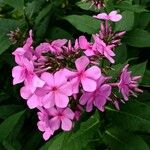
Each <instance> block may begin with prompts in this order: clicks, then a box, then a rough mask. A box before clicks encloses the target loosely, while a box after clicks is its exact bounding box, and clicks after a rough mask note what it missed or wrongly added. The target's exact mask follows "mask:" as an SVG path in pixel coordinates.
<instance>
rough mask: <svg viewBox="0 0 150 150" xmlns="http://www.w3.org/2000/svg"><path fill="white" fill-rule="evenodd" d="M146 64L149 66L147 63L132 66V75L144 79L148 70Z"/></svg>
mask: <svg viewBox="0 0 150 150" xmlns="http://www.w3.org/2000/svg"><path fill="white" fill-rule="evenodd" d="M146 64H147V61H146V62H143V63H140V64H137V65H134V66H132V67H131V68H130V70H131V71H132V74H133V75H135V76H142V77H143V75H144V73H145V70H146Z"/></svg>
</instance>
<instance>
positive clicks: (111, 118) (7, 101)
mask: <svg viewBox="0 0 150 150" xmlns="http://www.w3.org/2000/svg"><path fill="white" fill-rule="evenodd" d="M106 3H107V4H106V9H107V10H108V12H110V11H111V10H114V9H117V10H119V11H120V12H121V14H122V15H123V20H122V21H121V22H119V23H118V24H116V26H115V27H114V28H115V30H116V31H122V30H126V31H127V33H126V35H125V36H124V38H123V40H122V43H123V44H122V45H121V46H120V47H118V48H117V49H116V53H117V54H118V56H117V64H116V65H114V66H112V69H113V70H112V72H110V75H111V76H113V79H115V78H116V77H117V74H118V73H119V71H120V70H121V69H122V67H123V66H124V63H126V62H128V63H129V64H131V66H132V67H131V70H132V71H133V73H134V74H135V75H137V74H140V75H143V78H142V80H141V82H140V86H141V88H142V89H143V90H144V93H143V94H141V95H140V96H138V98H137V99H136V100H135V98H131V99H130V100H129V102H127V103H126V104H122V106H121V110H120V111H117V110H115V109H114V108H113V107H111V106H108V107H107V108H106V111H105V112H104V113H100V114H99V113H98V112H97V111H96V110H94V111H93V112H92V113H91V115H92V117H89V115H86V114H84V113H83V115H82V119H81V121H80V122H78V123H77V124H75V128H74V130H73V131H70V132H68V133H59V132H58V134H57V135H55V136H54V137H52V138H51V139H50V140H49V141H48V142H47V143H45V141H43V140H42V135H41V134H40V133H39V131H38V130H37V126H36V122H37V118H36V115H35V114H36V110H34V111H31V110H29V109H26V107H27V106H26V104H25V103H23V102H22V101H23V100H22V99H21V98H20V96H19V90H18V89H19V87H17V86H12V77H11V68H12V67H13V66H14V61H13V60H12V55H11V53H12V51H13V50H14V49H15V48H16V47H18V46H21V45H22V43H23V41H24V40H25V38H26V36H27V33H28V31H29V30H30V29H33V33H34V38H35V41H36V42H35V43H34V44H35V45H36V44H37V43H39V42H42V41H44V40H52V39H56V38H66V39H70V38H71V39H75V38H77V37H78V36H79V35H81V34H83V35H87V36H88V37H89V38H90V35H89V34H92V33H95V32H96V31H98V28H99V26H98V25H99V21H96V20H93V18H92V17H91V16H92V15H94V14H97V10H95V9H94V8H93V7H92V8H89V4H85V3H83V2H80V1H78V0H74V1H72V0H15V1H14V0H0V72H1V77H0V150H30V149H32V150H36V149H41V150H70V149H72V150H85V149H86V150H94V149H102V150H108V149H110V150H149V147H150V94H149V91H150V70H149V69H150V67H149V63H150V62H149V60H148V59H149V56H150V52H149V47H150V12H149V10H148V9H149V6H150V0H122V1H116V0H107V1H106ZM17 28H19V30H20V32H19V33H18V34H19V38H17V39H16V41H15V44H12V42H14V41H10V40H9V37H8V35H7V34H9V33H10V31H15V30H16V29H17Z"/></svg>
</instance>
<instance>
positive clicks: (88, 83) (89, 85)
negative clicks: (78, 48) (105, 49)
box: [64, 56, 101, 93]
mask: <svg viewBox="0 0 150 150" xmlns="http://www.w3.org/2000/svg"><path fill="white" fill-rule="evenodd" d="M89 64H90V60H89V59H88V57H86V56H81V57H80V58H78V59H76V61H75V66H76V68H77V71H75V72H71V71H69V70H67V69H66V70H64V72H65V73H64V74H66V76H68V77H69V79H70V82H71V84H72V89H73V93H78V92H79V86H80V83H81V85H82V87H83V89H84V90H85V91H87V92H92V91H94V90H95V89H96V86H97V83H96V80H97V79H98V78H99V77H100V76H101V70H100V68H98V67H97V66H92V67H90V68H88V69H87V70H86V68H87V66H88V65H89Z"/></svg>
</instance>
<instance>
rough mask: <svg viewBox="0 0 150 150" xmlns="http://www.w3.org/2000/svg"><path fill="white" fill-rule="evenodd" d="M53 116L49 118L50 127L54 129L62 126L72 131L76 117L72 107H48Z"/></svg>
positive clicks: (65, 129) (63, 128)
mask: <svg viewBox="0 0 150 150" xmlns="http://www.w3.org/2000/svg"><path fill="white" fill-rule="evenodd" d="M48 112H49V114H50V116H51V119H50V120H49V124H50V127H51V129H52V130H53V131H55V130H58V129H59V128H60V127H61V129H62V130H64V131H70V130H71V128H72V120H73V119H74V112H73V111H72V110H71V109H70V108H68V107H67V108H64V109H62V108H55V107H52V108H50V109H48Z"/></svg>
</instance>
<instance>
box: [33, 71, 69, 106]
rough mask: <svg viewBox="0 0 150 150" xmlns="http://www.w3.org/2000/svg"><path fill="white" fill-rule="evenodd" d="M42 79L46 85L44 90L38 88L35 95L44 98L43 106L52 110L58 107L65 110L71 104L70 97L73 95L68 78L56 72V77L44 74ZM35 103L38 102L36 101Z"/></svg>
mask: <svg viewBox="0 0 150 150" xmlns="http://www.w3.org/2000/svg"><path fill="white" fill-rule="evenodd" d="M41 79H42V80H43V81H44V82H45V83H46V84H45V85H44V86H43V87H42V88H38V89H37V90H36V91H35V94H36V95H37V96H38V97H40V98H42V100H41V101H42V104H43V106H44V107H45V108H50V107H53V106H54V105H56V106H57V107H60V108H65V107H66V106H67V105H68V103H69V96H71V95H72V87H71V84H70V83H69V82H68V81H67V78H66V77H65V76H64V75H63V73H61V71H58V72H56V73H55V74H54V75H53V74H50V73H48V72H44V73H42V75H41ZM33 101H37V100H34V99H33Z"/></svg>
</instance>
